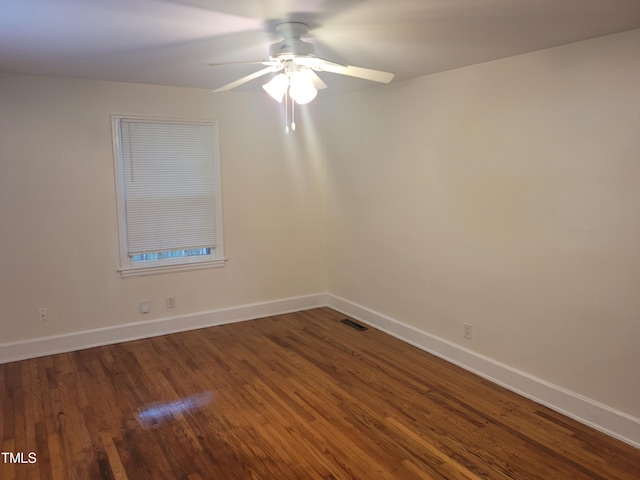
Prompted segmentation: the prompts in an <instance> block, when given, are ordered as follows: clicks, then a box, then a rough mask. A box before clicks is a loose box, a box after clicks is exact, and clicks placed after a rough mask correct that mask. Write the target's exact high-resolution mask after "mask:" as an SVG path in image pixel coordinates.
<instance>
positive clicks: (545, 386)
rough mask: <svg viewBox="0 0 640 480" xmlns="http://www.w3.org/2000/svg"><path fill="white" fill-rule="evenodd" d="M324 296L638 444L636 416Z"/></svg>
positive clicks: (343, 309)
mask: <svg viewBox="0 0 640 480" xmlns="http://www.w3.org/2000/svg"><path fill="white" fill-rule="evenodd" d="M326 298H327V303H326V305H327V306H328V307H330V308H333V309H334V310H337V311H339V312H341V313H344V314H345V315H348V316H350V317H353V318H355V319H357V320H360V321H361V322H363V323H366V324H369V325H371V326H372V327H375V328H377V329H379V330H382V331H384V332H386V333H388V334H390V335H393V336H394V337H396V338H399V339H401V340H403V341H405V342H407V343H410V344H411V345H414V346H416V347H418V348H420V349H422V350H425V351H427V352H429V353H432V354H433V355H436V356H438V357H441V358H443V359H445V360H447V361H449V362H451V363H453V364H455V365H458V366H460V367H462V368H464V369H465V370H469V371H471V372H473V373H476V374H477V375H480V376H481V377H484V378H486V379H487V380H490V381H492V382H494V383H497V384H498V385H501V386H503V387H505V388H507V389H509V390H511V391H513V392H515V393H517V394H519V395H522V396H523V397H526V398H529V399H531V400H533V401H535V402H537V403H540V404H542V405H545V406H547V407H549V408H551V409H552V410H555V411H557V412H560V413H562V414H563V415H566V416H568V417H570V418H573V419H574V420H577V421H579V422H581V423H584V424H586V425H589V426H590V427H593V428H595V429H596V430H599V431H601V432H603V433H605V434H607V435H609V436H611V437H614V438H617V439H618V440H622V441H623V442H625V443H628V444H630V445H633V446H634V447H636V448H640V419H638V418H636V417H633V416H631V415H628V414H626V413H624V412H620V411H618V410H615V409H613V408H611V407H609V406H607V405H604V404H602V403H599V402H596V401H595V400H592V399H590V398H587V397H585V396H582V395H580V394H577V393H575V392H572V391H570V390H567V389H565V388H562V387H559V386H557V385H553V384H551V383H549V382H547V381H545V380H542V379H540V378H537V377H534V376H533V375H530V374H528V373H526V372H523V371H521V370H518V369H515V368H512V367H510V366H508V365H505V364H503V363H500V362H498V361H496V360H493V359H492V358H489V357H486V356H484V355H480V354H478V353H475V352H473V351H471V350H468V349H466V348H464V347H461V346H460V345H456V344H454V343H452V342H449V341H447V340H444V339H442V338H438V337H436V336H434V335H430V334H428V333H426V332H423V331H421V330H418V329H417V328H414V327H411V326H409V325H406V324H404V323H402V322H399V321H397V320H394V319H392V318H390V317H387V316H386V315H383V314H381V313H378V312H375V311H373V310H370V309H368V308H366V307H363V306H362V305H358V304H356V303H353V302H350V301H348V300H345V299H344V298H340V297H337V296H335V295H331V294H327V297H326Z"/></svg>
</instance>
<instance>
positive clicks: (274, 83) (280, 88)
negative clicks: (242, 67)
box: [262, 73, 289, 103]
mask: <svg viewBox="0 0 640 480" xmlns="http://www.w3.org/2000/svg"><path fill="white" fill-rule="evenodd" d="M262 88H264V90H265V91H266V92H267V93H268V94H269V95H271V97H272V98H273V99H274V100H275V101H277V102H279V103H282V98H283V97H284V94H285V93H287V88H289V77H287V76H286V75H285V74H284V73H279V74H278V75H276V76H275V77H273V78H272V79H271V80H270V81H269V82H267V83H265V84H264V85H262Z"/></svg>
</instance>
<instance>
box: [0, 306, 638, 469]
mask: <svg viewBox="0 0 640 480" xmlns="http://www.w3.org/2000/svg"><path fill="white" fill-rule="evenodd" d="M342 318H344V316H343V315H340V314H338V313H337V312H335V311H332V310H330V309H326V308H323V309H316V310H310V311H306V312H300V313H293V314H287V315H279V316H274V317H269V318H264V319H260V320H254V321H248V322H243V323H238V324H233V325H225V326H219V327H213V328H208V329H202V330H197V331H192V332H186V333H180V334H174V335H167V336H162V337H157V338H152V339H146V340H139V341H133V342H127V343H123V344H118V345H112V346H105V347H99V348H93V349H88V350H83V351H79V352H73V353H67V354H60V355H53V356H48V357H42V358H37V359H33V360H26V361H21V362H14V363H9V364H5V365H0V400H1V408H2V412H1V414H0V432H1V433H2V442H3V443H2V451H3V452H13V453H17V452H24V454H25V456H24V459H23V460H24V461H25V462H27V463H0V468H2V470H1V475H0V478H2V479H7V480H9V479H39V480H44V479H61V480H76V479H77V480H85V479H129V480H142V479H173V478H175V479H185V480H209V479H221V480H233V479H276V480H289V479H371V480H379V479H380V480H384V479H389V480H398V479H445V480H451V479H467V480H471V479H473V480H476V479H541V480H550V479H567V480H577V479H601V480H605V479H606V480H613V479H638V478H640V450H637V449H634V448H633V447H631V446H629V445H626V444H624V443H622V442H619V441H617V440H614V439H611V438H609V437H607V436H605V435H603V434H601V433H598V432H596V431H594V430H592V429H590V428H588V427H586V426H584V425H581V424H579V423H576V422H574V421H572V420H570V419H568V418H566V417H563V416H562V415H560V414H558V413H555V412H553V411H551V410H549V409H547V408H544V407H542V406H540V405H537V404H535V403H533V402H531V401H528V400H526V399H524V398H522V397H519V396H517V395H515V394H513V393H511V392H509V391H507V390H505V389H503V388H501V387H498V386H496V385H494V384H492V383H490V382H488V381H486V380H483V379H482V378H480V377H477V376H475V375H473V374H471V373H469V372H466V371H464V370H462V369H460V368H457V367H455V366H453V365H451V364H448V363H446V362H445V361H443V360H441V359H438V358H436V357H433V356H431V355H429V354H427V353H425V352H423V351H421V350H419V349H417V348H414V347H412V346H410V345H407V344H405V343H403V342H401V341H399V340H397V339H395V338H393V337H391V336H389V335H386V334H384V333H382V332H380V331H377V330H375V329H372V328H370V329H368V330H366V331H363V332H360V331H357V330H355V329H353V328H350V327H348V326H345V325H344V324H342V323H340V322H339V320H340V319H342ZM28 452H35V454H36V455H37V462H35V463H28V457H27V454H28ZM1 460H2V459H0V461H1Z"/></svg>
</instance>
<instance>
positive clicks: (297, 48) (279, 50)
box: [269, 22, 315, 59]
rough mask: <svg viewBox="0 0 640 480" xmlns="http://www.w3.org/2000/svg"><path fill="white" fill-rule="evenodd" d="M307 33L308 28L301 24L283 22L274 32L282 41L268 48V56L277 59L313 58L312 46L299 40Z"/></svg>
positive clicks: (313, 50) (313, 49)
mask: <svg viewBox="0 0 640 480" xmlns="http://www.w3.org/2000/svg"><path fill="white" fill-rule="evenodd" d="M308 31H309V27H308V26H307V24H306V23H302V22H284V23H280V24H278V25H276V32H277V33H278V34H280V35H281V36H282V38H283V40H282V41H281V42H278V43H274V44H273V45H271V47H269V56H270V57H271V58H279V59H282V58H284V59H287V58H294V57H313V56H315V48H314V46H313V44H311V43H308V42H305V41H303V40H302V39H301V37H302V36H303V35H306V34H307V32H308Z"/></svg>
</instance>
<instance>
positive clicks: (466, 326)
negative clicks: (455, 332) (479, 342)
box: [464, 323, 471, 340]
mask: <svg viewBox="0 0 640 480" xmlns="http://www.w3.org/2000/svg"><path fill="white" fill-rule="evenodd" d="M464 338H468V339H469V340H471V324H470V323H465V324H464Z"/></svg>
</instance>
